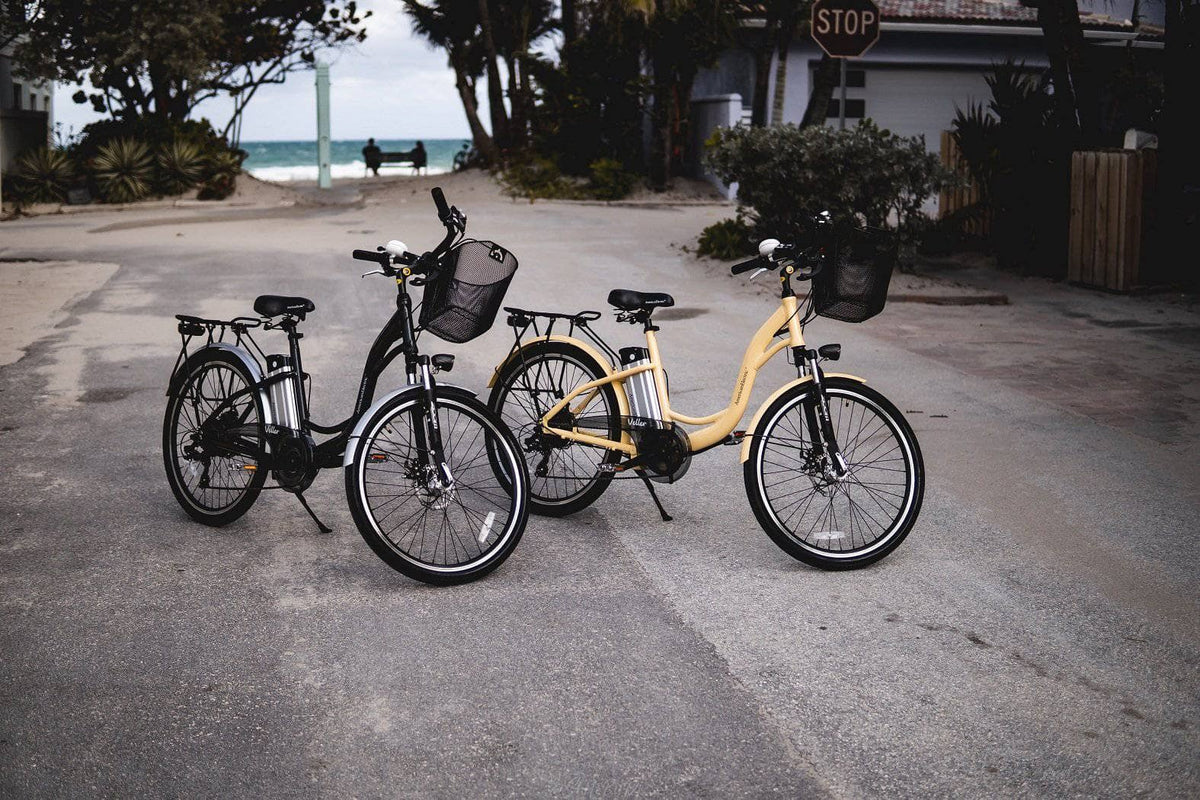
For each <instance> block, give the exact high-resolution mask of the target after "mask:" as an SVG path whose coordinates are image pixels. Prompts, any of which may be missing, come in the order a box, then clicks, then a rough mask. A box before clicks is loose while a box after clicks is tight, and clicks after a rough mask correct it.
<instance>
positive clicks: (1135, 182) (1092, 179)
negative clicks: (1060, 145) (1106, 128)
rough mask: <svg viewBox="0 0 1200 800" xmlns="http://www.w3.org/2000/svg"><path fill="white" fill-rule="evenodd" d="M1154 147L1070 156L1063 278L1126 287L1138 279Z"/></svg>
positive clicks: (1153, 177) (1153, 174) (1154, 167)
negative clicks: (1067, 227) (1069, 192)
mask: <svg viewBox="0 0 1200 800" xmlns="http://www.w3.org/2000/svg"><path fill="white" fill-rule="evenodd" d="M1157 155H1158V153H1157V151H1155V150H1088V151H1080V152H1077V153H1075V154H1073V156H1072V157H1071V222H1070V225H1071V227H1070V239H1069V243H1068V247H1069V249H1068V254H1067V280H1069V281H1076V282H1078V283H1083V284H1087V285H1089V286H1098V287H1101V288H1104V289H1111V290H1114V291H1118V292H1124V291H1128V290H1129V289H1132V288H1133V287H1134V286H1136V285H1137V284H1138V281H1139V277H1140V273H1141V263H1142V254H1143V243H1144V241H1145V231H1146V230H1147V228H1148V227H1149V220H1148V219H1147V211H1148V209H1150V208H1152V207H1153V206H1152V204H1148V203H1146V199H1147V197H1148V196H1149V195H1150V194H1151V193H1152V191H1153V189H1154V184H1155V180H1156V178H1157V166H1158V161H1157Z"/></svg>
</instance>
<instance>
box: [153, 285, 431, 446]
mask: <svg viewBox="0 0 1200 800" xmlns="http://www.w3.org/2000/svg"><path fill="white" fill-rule="evenodd" d="M406 278H407V276H405V275H401V276H398V277H397V278H396V284H397V296H396V310H395V312H393V313H392V316H391V318H390V319H388V321H387V322H386V323H385V324H384V326H383V328H382V329H381V330H380V331H379V334H378V335H377V336H376V337H375V341H374V343H372V345H371V348H370V350H369V351H368V352H367V358H366V362H365V363H364V364H363V371H362V377H361V379H360V380H359V387H358V393H357V395H356V397H355V402H354V410H353V412H352V413H351V414H350V416H349V417H347V418H346V419H344V420H342V421H341V422H339V423H337V424H335V425H330V426H325V425H319V424H317V423H316V422H314V421H313V420H312V419H311V418H310V417H309V408H308V397H307V394H306V393H305V392H304V390H303V389H302V388H301V387H302V385H303V378H304V367H303V363H302V360H301V353H300V339H302V338H304V334H302V333H300V332H299V331H297V330H296V322H297V321H296V320H294V319H289V318H285V319H284V320H282V321H280V322H279V323H277V324H276V325H274V326H272V327H275V328H278V329H279V330H282V331H283V332H284V333H285V334H286V335H287V337H288V352H289V356H290V357H291V361H292V364H291V368H290V369H289V370H287V371H286V372H283V373H277V374H273V375H268V376H266V377H262V375H263V370H262V368H261V366H260V364H259V359H258V358H256V357H255V356H254V354H253V353H252V352H251V350H250V349H249V347H247V345H246V343H249V344H250V345H252V346H253V348H254V350H257V351H258V354H259V355H260V356H261V357H262V361H264V362H265V361H266V354H265V353H264V352H263V350H262V348H261V347H260V346H259V345H258V343H257V342H255V341H254V339H253V338H252V337H251V336H250V335H249V333H248V328H250V327H258V326H260V325H262V324H263V323H262V322H261V321H259V320H254V319H245V320H206V319H200V318H198V317H187V316H183V315H180V333H181V335H182V336H184V346H183V348H181V351H180V358H179V360H178V361H177V366H176V371H175V374H176V376H177V377H176V379H174V380H172V382H171V386H170V388H169V389H168V391H167V394H168V396H173V395H174V394H175V392H176V391H178V388H179V387H178V383H179V382H180V381H181V380H182V377H183V376H182V375H181V374H180V371H179V370H180V367H181V366H182V364H183V362H185V361H186V353H187V341H188V339H189V338H190V336H192V335H198V334H200V333H203V332H204V331H205V330H207V332H208V341H207V342H206V343H205V345H204V347H213V346H216V345H222V346H224V347H228V348H230V349H231V350H234V351H235V352H238V353H242V354H244V355H245V357H244V358H243V362H247V363H253V364H254V365H255V369H254V370H252V374H253V375H254V377H255V378H256V379H257V380H255V382H254V383H252V384H251V385H249V386H247V387H245V388H244V389H242V390H240V391H238V392H235V393H234V394H232V395H230V396H229V397H227V398H225V400H224V401H223V402H222V403H221V404H220V405H219V406H217V407H216V408H215V409H213V411H212V412H211V413H210V414H209V416H210V417H216V416H218V415H219V414H220V413H221V412H223V411H224V410H225V409H227V408H230V407H233V406H234V404H235V403H237V402H238V401H239V400H240V399H241V398H242V397H245V396H247V395H253V394H259V395H260V396H261V397H260V399H261V401H262V406H263V408H264V412H265V413H266V414H267V415H268V417H269V415H270V404H269V402H268V401H267V398H266V389H268V388H269V387H270V386H271V385H273V384H275V383H278V382H280V381H285V380H288V379H291V378H295V379H296V381H295V383H294V384H293V385H294V386H295V387H296V398H295V399H296V404H297V407H298V410H299V421H300V432H301V433H305V434H307V433H313V432H315V433H321V434H336V435H335V436H334V437H333V438H332V439H327V440H326V441H324V442H321V443H320V444H317V445H315V446H314V447H313V457H314V458H313V460H314V464H315V466H317V467H322V468H324V467H336V466H340V465H341V463H342V459H343V454H344V451H345V449H346V444H347V441H348V439H349V438H350V435H351V429H352V428H354V426H355V424H356V423H357V422H358V421H359V420H360V419H361V418H362V417H363V416H364V415H365V414H366V412H367V411H368V410H369V409H370V408H371V406H372V402H373V400H374V397H375V389H376V387H377V385H378V381H379V376H380V375H382V374H383V371H384V370H385V369H387V367H388V366H389V365H390V364H391V363H392V361H394V360H395V359H396V357H397V356H400V355H404V359H405V373H406V375H407V378H408V386H409V387H412V386H424V387H426V389H427V390H429V391H431V390H432V377H431V376H429V375H427V372H428V370H429V359H428V358H427V357H424V358H423V357H421V356H420V355H419V354H418V351H417V346H416V335H415V333H414V330H413V324H412V300H411V298H410V297H409V295H408V291H407V287H406V285H405V281H406ZM189 326H190V328H189ZM196 326H199V327H196ZM218 328H220V331H221V333H220V334H219V336H218V337H217V339H215V340H214V331H215V330H216V329H218ZM226 328H229V329H230V330H232V331H233V332H234V334H235V335H236V337H237V338H236V340H235V342H234V343H232V344H231V343H226V342H222V341H220V339H221V338H222V337H223V336H224V330H225V329H226ZM189 330H190V331H191V332H190V333H189V332H188V331H189ZM261 424H262V425H263V427H264V430H263V431H262V433H263V434H266V435H264V437H263V440H264V441H265V442H266V447H267V453H266V455H267V456H269V455H270V442H271V435H272V434H277V433H279V432H280V431H281V429H280V428H279V427H278V425H277V424H276V422H275V420H273V419H269V418H268V419H264V420H263V421H262V423H261ZM417 427H418V430H417V431H416V436H417V438H418V440H423V439H424V431H423V430H421V429H420V428H421V427H422V426H417ZM233 449H234V451H235V453H236V454H237V455H244V456H248V457H256V458H257V457H261V455H263V454H259V453H255V452H249V451H247V452H237V451H239V450H240V449H241V448H239V447H234V448H233ZM267 460H268V462H269V458H268V459H267ZM264 467H266V468H270V464H269V463H268V464H265V465H264Z"/></svg>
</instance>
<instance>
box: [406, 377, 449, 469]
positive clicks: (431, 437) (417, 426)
mask: <svg viewBox="0 0 1200 800" xmlns="http://www.w3.org/2000/svg"><path fill="white" fill-rule="evenodd" d="M416 366H417V371H418V377H419V379H420V381H421V388H422V392H421V407H420V410H418V411H417V412H415V414H416V416H417V417H420V418H419V419H416V418H414V419H413V435H414V436H415V437H416V440H417V450H418V451H419V452H421V453H424V454H425V463H426V466H428V467H429V469H430V471H431V472H432V474H434V475H436V476H437V481H438V483H440V484H441V485H440V486H438V487H437V488H439V489H442V490H449V489H452V488H453V487H454V475H453V474H452V473H451V472H450V465H449V464H448V463H446V453H445V451H444V450H443V447H442V428H441V422H440V421H439V419H438V407H437V398H436V396H435V395H436V392H435V391H434V390H435V389H436V388H437V384H436V382H435V381H434V380H433V370H432V369H431V368H430V365H429V357H428V356H421V357H420V358H419V359H418V361H417V364H416Z"/></svg>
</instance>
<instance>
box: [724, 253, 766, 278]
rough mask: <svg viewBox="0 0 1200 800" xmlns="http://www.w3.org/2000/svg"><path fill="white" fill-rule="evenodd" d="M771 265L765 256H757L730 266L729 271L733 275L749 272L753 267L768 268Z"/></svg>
mask: <svg viewBox="0 0 1200 800" xmlns="http://www.w3.org/2000/svg"><path fill="white" fill-rule="evenodd" d="M770 266H771V264H770V262H769V261H767V260H766V259H765V258H763V257H762V256H755V257H754V258H752V259H750V260H749V261H743V262H742V263H740V264H734V265H733V266H732V267H730V268H729V273H730V274H731V275H741V274H742V273H743V272H749V271H750V270H752V269H759V268H764V269H767V268H770Z"/></svg>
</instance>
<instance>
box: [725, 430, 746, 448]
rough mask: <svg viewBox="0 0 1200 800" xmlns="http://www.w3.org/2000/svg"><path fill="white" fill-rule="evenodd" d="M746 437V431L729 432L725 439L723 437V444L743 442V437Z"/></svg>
mask: <svg viewBox="0 0 1200 800" xmlns="http://www.w3.org/2000/svg"><path fill="white" fill-rule="evenodd" d="M745 438H746V432H745V431H734V432H733V433H731V434H729V435H728V436H726V437H725V438H724V439H722V440H721V444H723V445H725V446H727V447H728V446H729V445H735V444H741V443H742V439H745Z"/></svg>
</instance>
